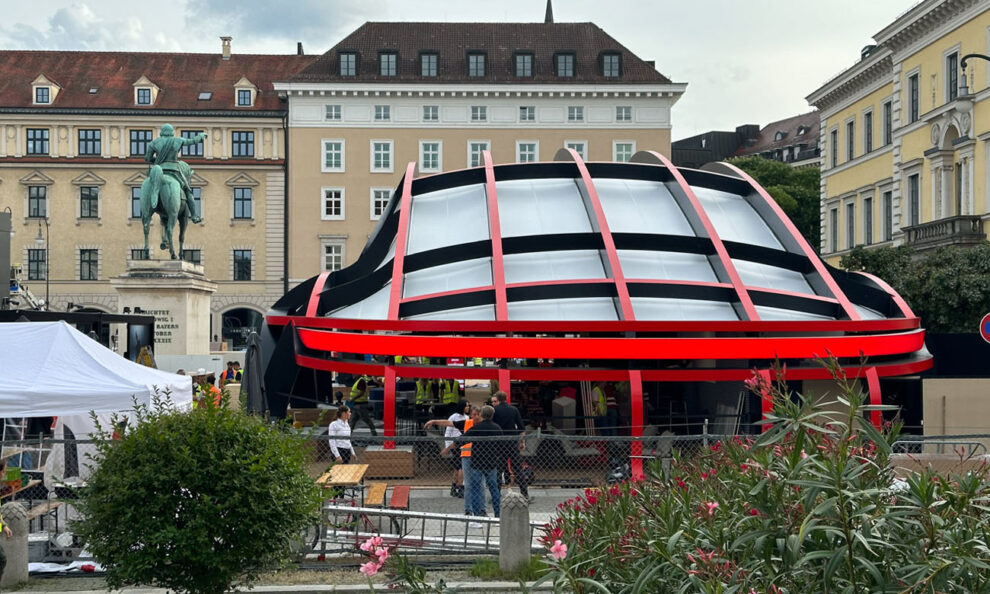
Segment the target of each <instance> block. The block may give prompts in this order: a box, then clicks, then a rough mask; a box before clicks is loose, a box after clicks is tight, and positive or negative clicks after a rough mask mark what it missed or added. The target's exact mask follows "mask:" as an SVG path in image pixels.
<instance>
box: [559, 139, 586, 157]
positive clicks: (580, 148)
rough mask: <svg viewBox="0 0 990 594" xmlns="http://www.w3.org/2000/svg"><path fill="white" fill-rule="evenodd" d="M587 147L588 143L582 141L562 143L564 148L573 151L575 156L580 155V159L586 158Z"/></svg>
mask: <svg viewBox="0 0 990 594" xmlns="http://www.w3.org/2000/svg"><path fill="white" fill-rule="evenodd" d="M587 147H588V143H587V142H585V141H583V140H568V141H567V142H565V143H564V148H569V149H574V151H575V152H576V153H577V154H579V155H581V158H582V159H587V158H588V155H587V154H586V152H585V151H586V149H587Z"/></svg>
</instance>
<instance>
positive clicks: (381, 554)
mask: <svg viewBox="0 0 990 594" xmlns="http://www.w3.org/2000/svg"><path fill="white" fill-rule="evenodd" d="M375 556H376V557H378V564H379V565H381V564H383V563H385V561H386V560H387V559H388V549H386V548H381V549H378V550H377V551H375Z"/></svg>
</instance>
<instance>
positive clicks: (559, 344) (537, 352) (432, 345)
mask: <svg viewBox="0 0 990 594" xmlns="http://www.w3.org/2000/svg"><path fill="white" fill-rule="evenodd" d="M297 332H298V335H299V339H300V340H301V341H302V343H303V345H304V346H306V348H309V349H314V350H318V351H328V352H330V351H338V352H339V351H343V352H348V353H366V354H369V353H370V354H375V355H395V354H402V355H406V356H410V357H459V356H464V355H465V353H466V354H468V355H469V356H471V357H486V358H512V357H518V358H523V359H531V358H538V357H542V358H552V359H596V358H601V359H606V358H607V359H804V358H815V357H827V356H829V355H830V354H831V355H834V356H836V357H859V356H866V357H877V356H885V355H901V354H907V353H914V352H916V351H918V350H920V349H921V348H922V347H923V346H924V339H925V333H924V331H923V330H914V331H910V332H904V333H899V334H881V335H864V336H800V337H795V336H783V337H781V336H777V337H755V338H733V337H722V338H549V337H540V338H535V337H534V338H530V337H518V336H507V337H474V336H453V337H452V336H409V335H394V334H354V333H349V332H334V331H330V330H313V329H310V328H299V329H298V330H297Z"/></svg>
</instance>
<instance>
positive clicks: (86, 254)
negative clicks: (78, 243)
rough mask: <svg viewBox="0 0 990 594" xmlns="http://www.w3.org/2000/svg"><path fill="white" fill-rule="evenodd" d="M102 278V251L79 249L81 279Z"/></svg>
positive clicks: (92, 279) (93, 279)
mask: <svg viewBox="0 0 990 594" xmlns="http://www.w3.org/2000/svg"><path fill="white" fill-rule="evenodd" d="M99 278H100V251H99V250H79V280H84V281H86V280H88V281H95V280H98V279H99Z"/></svg>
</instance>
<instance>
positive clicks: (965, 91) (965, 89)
mask: <svg viewBox="0 0 990 594" xmlns="http://www.w3.org/2000/svg"><path fill="white" fill-rule="evenodd" d="M970 58H979V59H981V60H986V61H987V62H990V56H987V55H985V54H966V55H965V56H963V57H962V59H961V60H959V69H960V70H962V84H961V85H959V95H960V96H965V95H969V85H968V84H966V62H968V61H969V59H970Z"/></svg>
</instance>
